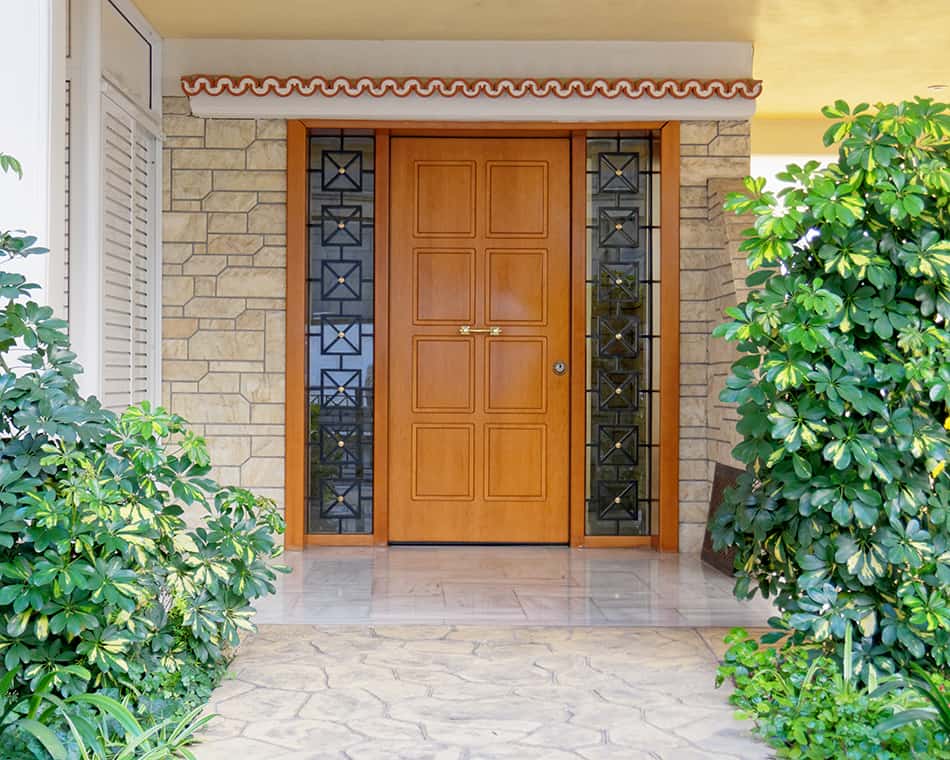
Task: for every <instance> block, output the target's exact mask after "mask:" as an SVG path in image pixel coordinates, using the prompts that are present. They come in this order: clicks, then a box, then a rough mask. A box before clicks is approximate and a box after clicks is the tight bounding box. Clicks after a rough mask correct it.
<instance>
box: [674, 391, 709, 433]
mask: <svg viewBox="0 0 950 760" xmlns="http://www.w3.org/2000/svg"><path fill="white" fill-rule="evenodd" d="M680 424H681V425H685V426H690V427H695V426H698V425H705V424H706V396H705V394H704V395H703V396H702V397H701V398H681V399H680Z"/></svg>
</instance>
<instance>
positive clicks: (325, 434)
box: [306, 129, 375, 533]
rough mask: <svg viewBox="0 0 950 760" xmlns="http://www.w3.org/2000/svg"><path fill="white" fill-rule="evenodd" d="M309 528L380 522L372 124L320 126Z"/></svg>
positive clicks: (314, 144)
mask: <svg viewBox="0 0 950 760" xmlns="http://www.w3.org/2000/svg"><path fill="white" fill-rule="evenodd" d="M309 148H310V157H309V165H310V214H309V219H310V236H309V240H310V250H309V257H308V259H309V264H308V275H307V280H308V288H309V298H310V301H309V304H310V309H309V312H310V317H309V322H308V329H307V336H308V337H307V347H306V350H307V364H308V370H307V372H308V385H309V389H310V391H309V395H310V402H309V405H310V409H309V432H308V441H309V460H310V466H309V486H308V493H309V500H308V509H307V532H308V533H371V532H372V530H373V399H374V390H375V389H374V383H373V374H374V373H373V356H374V354H373V347H374V339H373V338H374V314H373V299H374V287H375V283H374V280H373V224H374V203H373V201H374V193H373V189H374V187H375V181H374V173H375V163H374V154H375V143H374V138H373V135H372V134H371V133H367V132H364V131H356V130H339V129H337V130H318V131H315V132H312V133H311V135H310V146H309Z"/></svg>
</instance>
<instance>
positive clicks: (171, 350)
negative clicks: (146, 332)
mask: <svg viewBox="0 0 950 760" xmlns="http://www.w3.org/2000/svg"><path fill="white" fill-rule="evenodd" d="M187 358H188V341H187V340H186V339H184V338H168V339H167V340H162V359H187Z"/></svg>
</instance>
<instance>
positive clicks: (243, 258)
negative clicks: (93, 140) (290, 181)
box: [162, 97, 287, 504]
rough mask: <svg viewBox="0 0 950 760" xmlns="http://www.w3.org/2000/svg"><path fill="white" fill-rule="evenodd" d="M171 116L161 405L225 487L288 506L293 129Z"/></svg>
mask: <svg viewBox="0 0 950 760" xmlns="http://www.w3.org/2000/svg"><path fill="white" fill-rule="evenodd" d="M164 113H165V116H164V119H163V126H164V131H165V146H164V151H163V161H164V167H163V177H164V187H163V193H162V209H163V214H162V216H163V228H162V232H163V265H164V268H163V280H162V307H163V320H162V355H163V362H162V381H163V382H162V397H163V403H164V404H165V405H166V406H167V407H168V408H169V409H171V410H172V411H174V412H177V413H178V414H181V415H182V416H183V417H185V418H186V419H188V420H189V422H191V423H192V425H193V427H194V428H195V429H196V430H197V431H198V432H200V433H202V434H203V435H204V436H205V437H206V439H207V441H208V445H209V448H210V450H211V456H212V462H213V464H214V476H215V477H217V478H218V479H219V480H220V481H221V482H222V483H225V484H229V485H241V486H246V487H248V488H251V489H253V490H254V491H255V492H256V493H259V494H261V495H265V496H270V497H272V498H274V499H276V500H277V501H278V503H280V504H282V503H283V495H284V488H283V485H284V441H283V436H284V308H285V301H284V298H285V284H284V283H285V265H284V261H285V257H286V237H285V214H286V177H285V172H286V165H287V150H286V127H285V122H284V121H282V120H254V119H201V118H196V117H194V116H192V115H191V114H190V112H189V108H188V100H187V98H184V97H180V98H179V97H168V98H165V99H164Z"/></svg>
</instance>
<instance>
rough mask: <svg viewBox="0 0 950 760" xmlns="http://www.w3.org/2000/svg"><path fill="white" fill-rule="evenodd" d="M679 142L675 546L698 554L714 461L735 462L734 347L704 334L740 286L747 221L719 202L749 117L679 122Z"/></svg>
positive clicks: (731, 184)
mask: <svg viewBox="0 0 950 760" xmlns="http://www.w3.org/2000/svg"><path fill="white" fill-rule="evenodd" d="M680 143H681V145H680V150H681V154H682V158H681V164H680V266H681V275H680V288H681V301H682V303H681V307H680V330H681V338H680V352H681V362H682V366H681V368H680V373H681V376H680V399H681V400H680V494H679V495H680V551H683V552H696V551H699V549H700V548H701V546H702V540H703V531H704V529H705V523H706V515H707V511H708V508H709V493H710V487H711V485H712V477H713V471H714V469H715V465H716V462H722V463H724V464H732V465H735V464H736V462H735V460H734V459H733V457H732V453H731V452H732V448H733V446H735V444H736V443H737V442H738V437H737V435H736V432H735V424H736V413H735V408H734V407H732V406H730V405H728V404H724V403H722V402H721V401H719V392H720V391H721V390H722V388H723V385H724V383H725V379H726V376H727V374H728V370H729V366H730V364H731V363H732V361H733V360H734V359H735V358H736V353H735V350H734V349H733V348H732V346H731V345H729V344H726V343H725V342H724V341H722V340H719V339H717V338H712V337H711V336H710V333H711V332H712V329H713V328H714V327H715V326H716V325H717V324H719V323H720V322H722V321H724V316H723V312H724V310H725V309H726V308H727V307H729V306H735V305H736V303H737V302H738V301H739V300H741V299H743V298H744V296H745V292H746V291H745V277H746V274H747V269H746V263H745V256H744V254H742V253H741V252H740V251H739V243H740V242H741V240H742V231H743V230H744V229H746V228H747V227H749V226H751V220H750V219H748V218H741V217H736V216H734V215H733V214H732V212H724V211H723V208H722V204H723V202H724V200H725V196H726V195H727V194H728V193H730V192H734V191H741V190H742V189H743V187H742V178H743V177H745V176H746V175H747V174H748V173H749V154H750V146H749V123H748V122H747V121H719V122H715V121H694V122H684V123H683V124H682V127H681V138H680Z"/></svg>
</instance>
